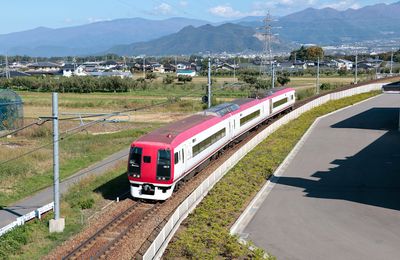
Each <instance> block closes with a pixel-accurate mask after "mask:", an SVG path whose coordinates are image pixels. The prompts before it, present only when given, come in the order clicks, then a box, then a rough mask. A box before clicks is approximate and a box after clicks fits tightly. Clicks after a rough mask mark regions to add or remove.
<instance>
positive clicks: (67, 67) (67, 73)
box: [62, 63, 88, 77]
mask: <svg viewBox="0 0 400 260" xmlns="http://www.w3.org/2000/svg"><path fill="white" fill-rule="evenodd" d="M62 75H63V76H64V77H71V76H87V75H88V73H87V72H86V71H85V67H84V66H82V65H77V64H71V63H69V64H64V66H63V67H62Z"/></svg>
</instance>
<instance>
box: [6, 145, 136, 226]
mask: <svg viewBox="0 0 400 260" xmlns="http://www.w3.org/2000/svg"><path fill="white" fill-rule="evenodd" d="M128 152H129V148H128V149H124V150H122V151H120V152H117V153H115V154H113V155H111V156H109V157H107V158H106V159H104V160H103V161H101V162H98V163H95V164H93V165H91V166H90V167H88V168H86V169H83V170H81V171H79V172H77V173H76V174H74V175H73V176H71V177H69V178H68V179H66V180H64V181H62V182H61V183H60V192H61V193H62V194H63V193H65V192H66V191H67V190H68V188H69V187H70V186H71V185H73V184H75V183H77V182H78V181H79V180H81V179H82V178H85V177H87V176H95V175H101V174H103V173H105V172H107V171H109V170H111V169H112V168H113V167H115V166H116V165H117V164H118V163H119V162H121V161H124V160H125V161H127V156H128ZM52 201H53V187H49V188H46V189H44V190H42V191H40V192H38V193H36V194H35V195H33V196H31V197H28V198H26V199H23V200H21V201H19V202H17V203H15V204H14V205H12V206H10V207H7V208H5V209H2V210H0V227H4V226H6V225H8V224H9V223H11V222H13V221H15V219H16V218H17V217H19V216H22V215H24V214H26V213H28V212H31V211H33V210H36V209H37V208H39V207H42V206H44V205H46V204H48V203H50V202H52Z"/></svg>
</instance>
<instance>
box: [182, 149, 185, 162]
mask: <svg viewBox="0 0 400 260" xmlns="http://www.w3.org/2000/svg"><path fill="white" fill-rule="evenodd" d="M182 162H185V153H184V152H183V149H182Z"/></svg>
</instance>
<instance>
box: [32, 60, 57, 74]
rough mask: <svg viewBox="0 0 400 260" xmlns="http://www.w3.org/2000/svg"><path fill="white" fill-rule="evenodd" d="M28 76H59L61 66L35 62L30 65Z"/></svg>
mask: <svg viewBox="0 0 400 260" xmlns="http://www.w3.org/2000/svg"><path fill="white" fill-rule="evenodd" d="M27 67H28V71H27V73H28V74H37V75H38V74H39V75H57V74H60V71H61V70H60V69H61V67H62V66H61V65H59V64H57V63H53V62H35V63H30V64H28V66H27Z"/></svg>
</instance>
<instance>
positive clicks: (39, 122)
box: [0, 119, 51, 138]
mask: <svg viewBox="0 0 400 260" xmlns="http://www.w3.org/2000/svg"><path fill="white" fill-rule="evenodd" d="M50 120H51V119H44V120H43V119H39V120H37V121H36V122H33V123H31V124H28V125H25V126H23V127H20V128H18V129H15V130H13V131H11V132H7V133H6V134H3V135H0V138H3V137H7V136H9V135H14V134H16V133H19V132H21V131H23V130H25V129H27V128H30V127H32V126H41V125H43V124H45V123H46V122H48V121H50Z"/></svg>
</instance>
